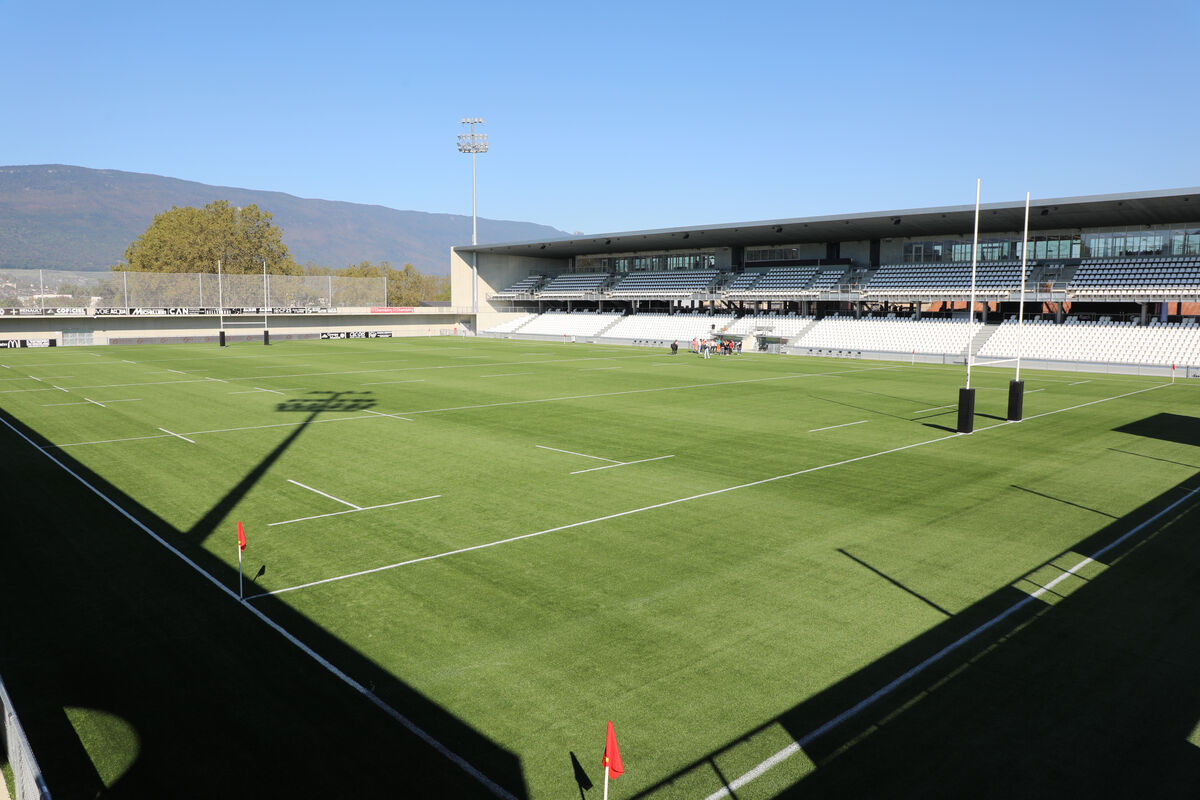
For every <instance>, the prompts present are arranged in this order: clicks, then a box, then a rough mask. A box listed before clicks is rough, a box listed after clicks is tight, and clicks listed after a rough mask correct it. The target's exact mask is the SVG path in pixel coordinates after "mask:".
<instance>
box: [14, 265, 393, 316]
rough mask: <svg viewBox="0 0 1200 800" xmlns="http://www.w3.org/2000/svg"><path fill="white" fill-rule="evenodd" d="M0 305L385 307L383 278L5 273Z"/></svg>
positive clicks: (51, 272)
mask: <svg viewBox="0 0 1200 800" xmlns="http://www.w3.org/2000/svg"><path fill="white" fill-rule="evenodd" d="M0 301H4V304H5V305H10V306H12V305H16V306H20V307H25V308H46V307H71V306H73V307H80V308H156V307H166V308H216V307H218V306H224V307H226V308H229V307H260V306H265V307H274V308H314V307H315V308H338V307H341V308H345V307H356V306H386V305H387V278H384V277H379V278H346V277H339V276H336V275H271V274H267V275H265V276H264V275H263V274H261V273H260V274H257V275H254V274H251V275H221V276H217V275H216V274H215V273H201V272H185V273H162V272H66V271H61V270H4V271H0Z"/></svg>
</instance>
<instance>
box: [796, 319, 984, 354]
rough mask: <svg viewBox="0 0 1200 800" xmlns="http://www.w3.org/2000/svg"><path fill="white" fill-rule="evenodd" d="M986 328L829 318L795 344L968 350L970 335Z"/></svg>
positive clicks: (929, 321)
mask: <svg viewBox="0 0 1200 800" xmlns="http://www.w3.org/2000/svg"><path fill="white" fill-rule="evenodd" d="M968 325H970V326H971V327H970V329H969V333H968V327H967V326H968ZM982 327H983V325H982V324H981V323H978V322H973V323H968V322H967V321H966V320H962V321H959V320H948V319H926V320H911V319H877V318H868V319H853V318H849V317H829V318H826V319H823V320H821V321H820V322H818V323H817V324H815V325H813V326H812V327H811V328H809V329H808V331H807V332H806V333H805V334H804V335H803V336H802V337H800V339H799V341H795V342H792V343H791V344H792V346H793V347H807V348H809V349H812V350H818V349H819V350H878V351H884V352H895V353H911V352H912V351H914V350H915V351H916V352H918V353H965V352H966V350H967V343H968V340H969V337H970V336H973V335H974V334H975V333H977V332H978V331H979V329H980V328H982Z"/></svg>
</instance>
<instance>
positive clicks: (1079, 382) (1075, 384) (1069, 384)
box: [1067, 381, 1091, 386]
mask: <svg viewBox="0 0 1200 800" xmlns="http://www.w3.org/2000/svg"><path fill="white" fill-rule="evenodd" d="M1081 383H1091V381H1075V382H1074V383H1068V384H1067V386H1078V385H1079V384H1081Z"/></svg>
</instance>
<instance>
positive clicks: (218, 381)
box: [209, 377, 229, 383]
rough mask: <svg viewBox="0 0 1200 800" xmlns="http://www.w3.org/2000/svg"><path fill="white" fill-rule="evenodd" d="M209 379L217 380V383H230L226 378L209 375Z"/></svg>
mask: <svg viewBox="0 0 1200 800" xmlns="http://www.w3.org/2000/svg"><path fill="white" fill-rule="evenodd" d="M209 380H210V381H216V382H217V383H229V381H227V380H225V379H224V378H213V377H209Z"/></svg>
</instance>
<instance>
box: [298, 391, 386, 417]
mask: <svg viewBox="0 0 1200 800" xmlns="http://www.w3.org/2000/svg"><path fill="white" fill-rule="evenodd" d="M307 394H308V395H315V396H310V397H294V398H291V399H289V400H285V401H283V402H281V403H278V404H276V406H275V410H276V411H284V412H287V411H298V412H301V413H303V414H319V413H321V412H324V411H343V412H344V411H366V410H367V409H369V408H373V407H374V406H376V405H377V404H378V401H377V400H376V399H375V397H374V395H373V394H372V393H371V392H370V391H363V392H334V391H323V390H319V389H314V390H313V391H310V392H307Z"/></svg>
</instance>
